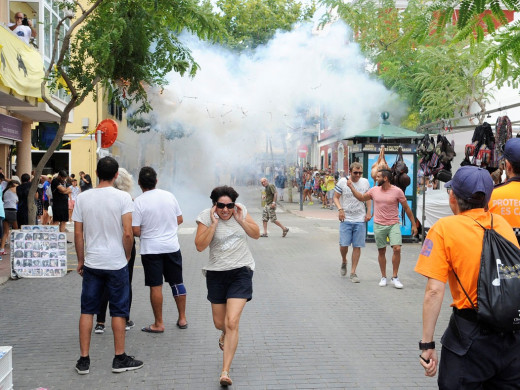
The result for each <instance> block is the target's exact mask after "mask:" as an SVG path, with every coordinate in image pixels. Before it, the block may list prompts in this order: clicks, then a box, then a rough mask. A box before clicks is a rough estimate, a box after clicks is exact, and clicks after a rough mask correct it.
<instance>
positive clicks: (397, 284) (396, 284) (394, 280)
mask: <svg viewBox="0 0 520 390" xmlns="http://www.w3.org/2000/svg"><path fill="white" fill-rule="evenodd" d="M391 283H392V284H393V285H394V287H395V288H403V284H402V283H401V281H400V280H399V278H398V277H395V278H392V281H391Z"/></svg>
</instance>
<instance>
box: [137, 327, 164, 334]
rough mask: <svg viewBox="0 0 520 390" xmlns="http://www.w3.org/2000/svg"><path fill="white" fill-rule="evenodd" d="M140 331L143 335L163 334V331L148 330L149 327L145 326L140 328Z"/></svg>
mask: <svg viewBox="0 0 520 390" xmlns="http://www.w3.org/2000/svg"><path fill="white" fill-rule="evenodd" d="M141 330H142V331H143V332H145V333H164V330H155V329H152V328H150V326H145V327H144V328H141Z"/></svg>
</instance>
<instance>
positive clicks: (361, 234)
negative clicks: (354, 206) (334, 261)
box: [339, 221, 367, 248]
mask: <svg viewBox="0 0 520 390" xmlns="http://www.w3.org/2000/svg"><path fill="white" fill-rule="evenodd" d="M366 231H367V229H366V224H365V222H348V221H343V222H340V223H339V246H350V245H352V246H353V247H354V248H364V247H365V236H366Z"/></svg>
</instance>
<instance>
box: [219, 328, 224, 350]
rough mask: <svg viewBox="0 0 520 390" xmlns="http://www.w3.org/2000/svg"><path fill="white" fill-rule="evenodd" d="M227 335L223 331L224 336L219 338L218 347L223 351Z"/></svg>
mask: <svg viewBox="0 0 520 390" xmlns="http://www.w3.org/2000/svg"><path fill="white" fill-rule="evenodd" d="M225 335H226V334H225V333H224V331H222V334H221V335H220V337H219V338H218V347H219V348H220V350H221V351H223V350H224V336H225Z"/></svg>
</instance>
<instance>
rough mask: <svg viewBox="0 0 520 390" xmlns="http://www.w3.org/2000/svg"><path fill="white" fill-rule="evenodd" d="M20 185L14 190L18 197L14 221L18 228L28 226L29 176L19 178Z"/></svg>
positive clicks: (25, 174)
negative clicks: (16, 221) (15, 220)
mask: <svg viewBox="0 0 520 390" xmlns="http://www.w3.org/2000/svg"><path fill="white" fill-rule="evenodd" d="M21 180H22V184H20V185H19V186H18V187H17V188H16V195H18V209H17V211H16V219H17V220H18V227H19V228H21V227H22V226H23V225H29V200H28V197H29V190H30V189H31V175H29V174H28V173H24V174H23V175H22V177H21Z"/></svg>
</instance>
